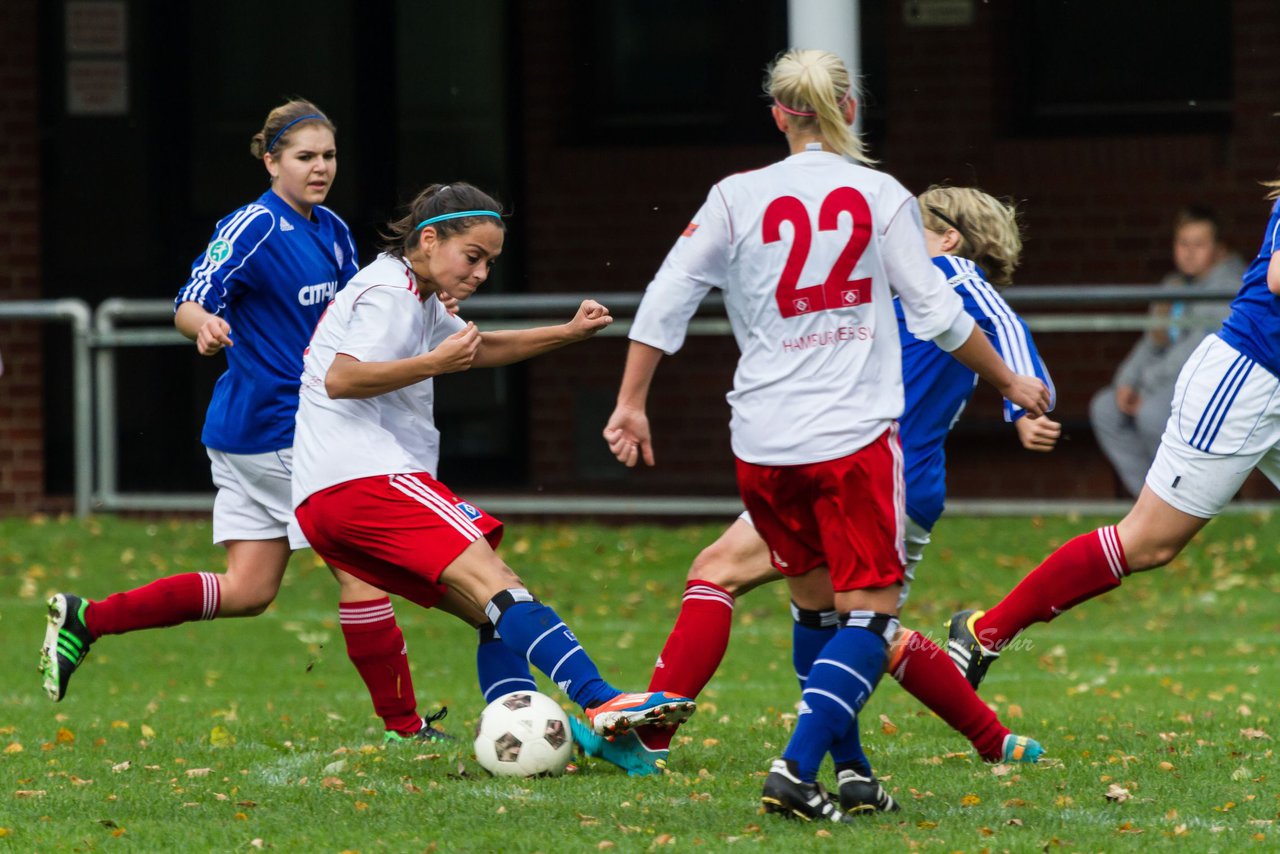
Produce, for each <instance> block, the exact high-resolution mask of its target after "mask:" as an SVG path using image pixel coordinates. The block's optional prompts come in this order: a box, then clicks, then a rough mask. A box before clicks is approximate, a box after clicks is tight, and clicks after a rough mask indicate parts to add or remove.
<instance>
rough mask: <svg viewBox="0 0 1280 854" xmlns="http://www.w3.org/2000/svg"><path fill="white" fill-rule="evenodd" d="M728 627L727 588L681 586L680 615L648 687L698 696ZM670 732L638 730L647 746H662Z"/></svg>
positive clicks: (718, 656)
mask: <svg viewBox="0 0 1280 854" xmlns="http://www.w3.org/2000/svg"><path fill="white" fill-rule="evenodd" d="M732 626H733V595H732V594H731V593H729V591H728V590H725V589H724V588H723V587H721V586H720V585H718V584H712V583H711V582H710V581H690V582H689V583H688V584H686V585H685V589H684V599H683V600H682V601H681V603H680V615H679V616H678V617H676V624H675V626H673V627H672V629H671V634H670V635H668V636H667V643H666V646H664V647H663V648H662V653H661V654H660V655H659V656H658V663H657V664H656V665H654V669H653V677H652V678H650V680H649V690H650V691H669V692H671V693H674V694H679V695H680V696H682V697H696V696H698V694H699V693H701V692H702V689H703V688H705V687H706V686H707V683H708V682H710V681H711V677H712V676H714V675H715V672H716V668H718V667H719V666H720V662H721V661H722V660H723V659H724V653H725V650H726V649H728V648H729V631H730V629H731V628H732ZM675 732H676V731H675V728H674V727H652V726H647V727H640V729H639V734H640V738H641V740H642V741H643V742H644V743H645V745H646V746H647V747H648V748H649V749H650V750H666V749H667V748H668V747H670V745H671V739H672V737H673V736H674V735H675Z"/></svg>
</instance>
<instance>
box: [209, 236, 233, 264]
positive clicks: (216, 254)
mask: <svg viewBox="0 0 1280 854" xmlns="http://www.w3.org/2000/svg"><path fill="white" fill-rule="evenodd" d="M205 254H206V255H208V256H209V260H210V261H216V262H217V263H219V264H221V263H222V262H223V261H225V260H227V256H228V255H230V254H231V244H230V243H228V242H227V241H225V240H223V239H221V238H219V239H218V240H215V241H213V242H212V243H210V244H209V249H208V250H207V251H206V252H205Z"/></svg>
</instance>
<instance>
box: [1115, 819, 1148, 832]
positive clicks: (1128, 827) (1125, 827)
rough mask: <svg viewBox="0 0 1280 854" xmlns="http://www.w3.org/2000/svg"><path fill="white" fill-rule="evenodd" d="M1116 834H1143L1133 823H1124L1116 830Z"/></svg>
mask: <svg viewBox="0 0 1280 854" xmlns="http://www.w3.org/2000/svg"><path fill="white" fill-rule="evenodd" d="M1116 832H1117V833H1145V832H1146V831H1144V830H1143V829H1142V828H1140V827H1135V826H1134V824H1133V822H1131V821H1126V822H1125V823H1124V824H1122V825H1120V826H1119V827H1117V828H1116Z"/></svg>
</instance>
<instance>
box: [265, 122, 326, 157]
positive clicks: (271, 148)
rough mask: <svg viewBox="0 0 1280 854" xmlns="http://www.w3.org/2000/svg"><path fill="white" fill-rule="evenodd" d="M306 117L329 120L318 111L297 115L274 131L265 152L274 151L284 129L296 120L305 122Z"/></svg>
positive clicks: (291, 125)
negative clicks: (274, 133)
mask: <svg viewBox="0 0 1280 854" xmlns="http://www.w3.org/2000/svg"><path fill="white" fill-rule="evenodd" d="M307 119H319V120H320V121H322V122H327V121H329V120H328V119H326V118H325V117H324V116H322V115H320V114H319V113H307V114H306V115H305V116H298V117H297V118H296V119H294V120H293V121H291V122H289V123H288V124H287V125H285V126H284V127H282V128H280V130H279V131H277V132H276V135H275V136H273V137H271V144H270V145H268V146H267V153H268V154H270V153H272V151H274V149H275V147H276V143H277V142H279V141H280V137H281V136H283V135H284V132H285V131H287V130H288V129H289V128H291V127H293V126H294V125H296V124H297V123H298V122H305V121H306V120H307Z"/></svg>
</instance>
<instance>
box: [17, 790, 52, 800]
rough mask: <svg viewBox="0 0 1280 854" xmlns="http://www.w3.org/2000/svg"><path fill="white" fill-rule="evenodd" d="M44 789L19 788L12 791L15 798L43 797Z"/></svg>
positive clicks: (45, 793)
mask: <svg viewBox="0 0 1280 854" xmlns="http://www.w3.org/2000/svg"><path fill="white" fill-rule="evenodd" d="M47 794H48V792H46V791H45V790H44V789H19V790H18V791H16V792H14V793H13V796H14V797H15V798H43V797H44V796H45V795H47Z"/></svg>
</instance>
